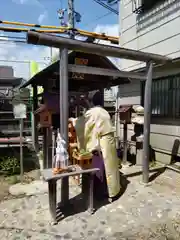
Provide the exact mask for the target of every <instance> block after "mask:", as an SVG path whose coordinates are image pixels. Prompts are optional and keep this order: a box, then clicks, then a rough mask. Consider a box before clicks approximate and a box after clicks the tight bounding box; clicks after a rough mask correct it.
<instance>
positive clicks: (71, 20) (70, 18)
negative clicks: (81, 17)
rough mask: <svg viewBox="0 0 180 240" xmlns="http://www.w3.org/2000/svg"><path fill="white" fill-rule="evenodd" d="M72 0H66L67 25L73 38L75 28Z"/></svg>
mask: <svg viewBox="0 0 180 240" xmlns="http://www.w3.org/2000/svg"><path fill="white" fill-rule="evenodd" d="M74 13H75V11H74V0H68V27H69V28H70V37H71V38H74V32H73V30H74V28H75V21H74Z"/></svg>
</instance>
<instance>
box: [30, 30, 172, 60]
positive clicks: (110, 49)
mask: <svg viewBox="0 0 180 240" xmlns="http://www.w3.org/2000/svg"><path fill="white" fill-rule="evenodd" d="M27 42H28V43H31V44H35V45H45V46H49V47H55V48H62V47H65V48H67V49H69V50H75V51H82V52H87V53H92V54H97V55H102V56H109V57H116V58H125V59H130V60H135V61H142V62H149V61H153V62H156V63H166V62H167V61H171V59H170V58H168V57H165V56H161V55H158V54H153V53H146V52H141V51H136V50H131V49H126V48H121V47H114V46H107V45H102V44H94V43H86V42H82V41H78V40H74V39H69V38H64V37H57V36H53V35H48V34H44V33H37V32H33V31H29V32H28V33H27Z"/></svg>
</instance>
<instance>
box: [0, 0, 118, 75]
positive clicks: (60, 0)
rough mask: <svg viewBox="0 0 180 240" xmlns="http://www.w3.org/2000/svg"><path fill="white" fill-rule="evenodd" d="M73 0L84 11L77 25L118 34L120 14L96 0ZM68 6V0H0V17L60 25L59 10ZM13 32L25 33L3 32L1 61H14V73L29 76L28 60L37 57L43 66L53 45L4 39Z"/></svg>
mask: <svg viewBox="0 0 180 240" xmlns="http://www.w3.org/2000/svg"><path fill="white" fill-rule="evenodd" d="M74 2H75V10H76V11H77V12H79V13H80V14H81V15H82V22H81V23H80V24H77V25H76V27H77V28H80V29H84V30H88V31H97V32H104V33H106V34H109V35H115V36H117V35H118V16H117V15H115V14H114V13H109V11H108V10H107V9H105V8H103V7H101V6H100V5H98V4H97V3H95V2H94V1H93V0H74ZM66 7H67V0H1V7H0V16H1V17H0V20H6V21H19V22H26V23H37V24H43V25H56V26H58V25H59V19H58V16H57V10H58V9H59V8H66ZM108 13H109V14H108ZM104 15H106V16H104ZM2 26H3V25H2ZM5 26H7V25H5ZM17 27H18V26H17ZM14 35H15V36H23V37H25V36H26V35H25V33H23V34H13V33H8V34H7V33H5V32H0V40H1V42H0V65H11V66H13V68H14V72H15V76H18V77H20V76H22V77H25V78H28V77H29V63H28V61H29V60H35V61H37V62H39V64H41V68H42V67H44V66H45V65H46V64H47V61H48V58H49V57H50V49H49V48H47V47H46V48H45V47H39V46H32V45H26V44H19V43H14V42H9V41H8V42H2V40H3V39H4V41H5V40H9V39H8V36H14ZM54 50H55V49H54ZM55 51H56V50H55ZM3 59H4V61H3ZM16 61H19V62H18V63H17V62H16ZM21 61H22V63H21ZM23 61H26V62H27V63H24V62H23Z"/></svg>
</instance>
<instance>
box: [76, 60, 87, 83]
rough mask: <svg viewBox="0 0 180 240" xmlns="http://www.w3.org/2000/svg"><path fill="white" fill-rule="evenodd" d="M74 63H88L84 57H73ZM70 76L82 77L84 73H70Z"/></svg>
mask: <svg viewBox="0 0 180 240" xmlns="http://www.w3.org/2000/svg"><path fill="white" fill-rule="evenodd" d="M75 64H76V65H86V66H87V65H88V59H85V58H75ZM72 78H74V79H84V73H72Z"/></svg>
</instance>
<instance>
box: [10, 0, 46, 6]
mask: <svg viewBox="0 0 180 240" xmlns="http://www.w3.org/2000/svg"><path fill="white" fill-rule="evenodd" d="M12 2H14V3H16V4H22V5H23V4H28V5H34V6H38V7H43V5H42V4H41V3H40V1H38V0H12Z"/></svg>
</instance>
